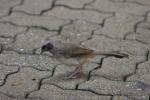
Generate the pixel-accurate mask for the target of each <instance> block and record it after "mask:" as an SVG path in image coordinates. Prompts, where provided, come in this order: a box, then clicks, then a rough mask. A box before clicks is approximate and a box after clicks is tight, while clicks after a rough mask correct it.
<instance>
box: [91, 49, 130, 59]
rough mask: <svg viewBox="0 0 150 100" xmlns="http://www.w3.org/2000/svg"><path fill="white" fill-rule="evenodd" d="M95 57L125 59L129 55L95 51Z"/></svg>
mask: <svg viewBox="0 0 150 100" xmlns="http://www.w3.org/2000/svg"><path fill="white" fill-rule="evenodd" d="M94 54H95V55H105V56H114V57H116V58H124V57H126V58H127V57H128V56H129V55H128V54H125V53H120V52H118V51H113V52H106V51H95V52H94Z"/></svg>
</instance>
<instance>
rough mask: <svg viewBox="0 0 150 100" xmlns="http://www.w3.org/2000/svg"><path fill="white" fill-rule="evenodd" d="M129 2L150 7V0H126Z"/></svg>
mask: <svg viewBox="0 0 150 100" xmlns="http://www.w3.org/2000/svg"><path fill="white" fill-rule="evenodd" d="M126 1H127V2H133V3H139V4H143V5H150V2H149V0H126Z"/></svg>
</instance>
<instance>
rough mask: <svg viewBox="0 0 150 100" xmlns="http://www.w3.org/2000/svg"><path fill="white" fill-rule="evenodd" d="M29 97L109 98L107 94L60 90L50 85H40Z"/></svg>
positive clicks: (62, 99)
mask: <svg viewBox="0 0 150 100" xmlns="http://www.w3.org/2000/svg"><path fill="white" fill-rule="evenodd" d="M29 97H41V98H43V99H44V100H50V99H51V100H110V97H109V96H99V95H95V94H93V93H91V92H88V91H75V90H62V89H60V88H58V87H55V86H52V85H42V87H41V89H40V90H39V91H35V92H32V93H31V94H30V95H29Z"/></svg>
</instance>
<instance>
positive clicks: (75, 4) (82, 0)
mask: <svg viewBox="0 0 150 100" xmlns="http://www.w3.org/2000/svg"><path fill="white" fill-rule="evenodd" d="M92 1H93V0H76V1H74V0H57V1H56V3H55V5H67V6H69V7H72V8H83V6H84V4H87V3H90V2H92Z"/></svg>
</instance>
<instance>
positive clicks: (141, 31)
mask: <svg viewBox="0 0 150 100" xmlns="http://www.w3.org/2000/svg"><path fill="white" fill-rule="evenodd" d="M149 33H150V30H149V29H145V28H138V29H137V33H133V34H130V35H128V36H127V39H135V40H138V41H141V42H143V43H147V44H150V34H149Z"/></svg>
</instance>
